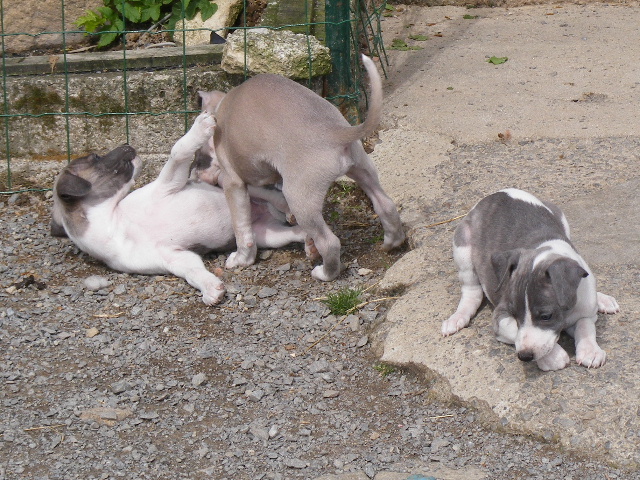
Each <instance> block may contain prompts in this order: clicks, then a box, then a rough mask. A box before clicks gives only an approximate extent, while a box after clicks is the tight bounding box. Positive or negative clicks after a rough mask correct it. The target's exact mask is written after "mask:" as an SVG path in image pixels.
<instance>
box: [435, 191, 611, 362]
mask: <svg viewBox="0 0 640 480" xmlns="http://www.w3.org/2000/svg"><path fill="white" fill-rule="evenodd" d="M569 236H570V235H569V224H568V223H567V219H566V218H565V216H564V214H563V213H562V211H560V209H559V208H558V207H556V206H555V205H553V204H551V203H549V202H543V201H541V200H538V199H537V198H536V197H534V196H533V195H531V194H530V193H527V192H524V191H522V190H517V189H513V188H509V189H505V190H501V191H499V192H497V193H494V194H493V195H489V196H488V197H485V198H484V199H482V200H480V202H478V204H476V206H475V207H474V208H473V209H472V210H471V211H470V212H469V214H468V215H467V216H466V217H465V219H464V220H463V221H462V222H461V223H460V225H459V226H458V227H457V228H456V231H455V234H454V240H453V258H454V260H455V262H456V264H457V266H458V269H459V277H460V281H461V283H462V298H461V299H460V303H459V305H458V309H457V310H456V312H455V313H454V314H453V315H452V316H451V317H450V318H449V319H448V320H445V321H444V322H443V323H442V334H443V335H445V336H448V335H452V334H454V333H456V332H457V331H458V330H460V329H461V328H464V327H466V326H467V325H468V324H469V321H470V320H471V317H472V316H473V315H475V313H476V311H477V310H478V308H479V307H480V304H481V303H482V299H483V297H484V296H485V295H486V297H487V299H488V300H489V301H490V302H491V304H492V305H493V306H494V311H493V329H494V331H495V334H496V336H497V338H498V340H499V341H501V342H505V343H509V344H515V347H516V352H517V354H518V358H519V359H520V360H522V361H525V362H528V361H531V360H535V361H536V362H537V364H538V367H539V368H540V369H541V370H559V369H562V368H565V367H566V366H567V365H569V363H570V360H569V355H568V354H567V352H566V351H565V350H564V349H563V348H562V347H561V346H560V345H558V343H557V342H558V338H559V336H560V333H561V332H562V331H563V330H564V331H566V332H567V333H568V334H569V335H571V336H572V337H574V339H575V344H576V361H577V363H578V364H580V365H583V366H585V367H587V368H590V367H593V368H597V367H600V366H602V365H604V363H605V361H606V358H607V356H606V353H605V352H604V350H602V349H601V348H600V347H599V346H598V344H597V342H596V327H595V323H596V320H597V313H598V312H601V313H608V314H613V313H617V312H619V311H620V307H619V306H618V303H617V302H616V300H615V298H613V297H610V296H608V295H604V294H602V293H599V292H596V279H595V278H594V276H593V274H592V273H591V271H590V270H589V267H588V265H587V263H586V262H585V261H584V260H583V259H582V257H581V256H580V255H578V253H577V252H576V250H575V249H574V247H573V244H572V243H571V241H570V240H569Z"/></svg>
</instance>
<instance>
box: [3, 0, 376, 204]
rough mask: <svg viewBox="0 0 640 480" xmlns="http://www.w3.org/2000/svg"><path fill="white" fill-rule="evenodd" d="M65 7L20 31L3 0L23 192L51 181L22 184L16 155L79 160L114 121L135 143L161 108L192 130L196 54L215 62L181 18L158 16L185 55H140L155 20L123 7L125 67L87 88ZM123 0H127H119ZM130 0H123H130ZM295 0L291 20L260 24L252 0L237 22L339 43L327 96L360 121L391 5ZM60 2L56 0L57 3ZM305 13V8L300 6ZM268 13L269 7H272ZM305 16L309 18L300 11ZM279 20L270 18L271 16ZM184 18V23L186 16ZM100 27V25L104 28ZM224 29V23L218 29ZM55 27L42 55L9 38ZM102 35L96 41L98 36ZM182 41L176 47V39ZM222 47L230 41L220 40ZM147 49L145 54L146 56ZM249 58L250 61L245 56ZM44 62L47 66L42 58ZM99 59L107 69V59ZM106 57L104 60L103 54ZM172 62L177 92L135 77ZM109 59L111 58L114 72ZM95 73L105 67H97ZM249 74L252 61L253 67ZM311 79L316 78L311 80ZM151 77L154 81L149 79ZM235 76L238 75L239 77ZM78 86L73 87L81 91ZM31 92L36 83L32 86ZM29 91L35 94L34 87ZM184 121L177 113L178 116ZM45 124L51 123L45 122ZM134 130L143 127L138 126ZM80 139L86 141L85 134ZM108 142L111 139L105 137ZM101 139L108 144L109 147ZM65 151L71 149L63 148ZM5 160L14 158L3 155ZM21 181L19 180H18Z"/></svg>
mask: <svg viewBox="0 0 640 480" xmlns="http://www.w3.org/2000/svg"><path fill="white" fill-rule="evenodd" d="M59 1H60V4H59V9H60V10H59V13H60V18H61V24H60V28H59V29H51V31H43V32H35V33H34V32H15V31H10V30H7V29H5V12H6V8H8V5H7V6H5V4H8V2H5V1H4V0H0V48H1V50H0V52H1V54H2V64H1V68H2V81H1V87H2V96H1V97H0V100H1V101H2V106H1V108H0V132H1V135H2V138H1V140H0V161H2V158H3V157H4V160H5V162H6V169H5V172H6V174H5V175H3V176H4V177H5V178H2V177H0V194H10V193H19V192H23V191H33V190H43V189H46V188H37V187H33V186H29V187H25V186H23V185H14V179H13V178H12V176H13V175H12V160H13V159H15V158H27V159H29V158H33V159H60V157H61V156H63V157H66V160H67V161H69V160H70V159H71V157H72V155H75V154H80V153H84V152H85V151H87V150H84V149H89V148H95V147H96V145H98V144H99V142H100V135H101V131H102V130H103V129H104V127H105V126H106V125H109V126H110V128H111V129H113V124H116V129H117V130H118V131H119V132H120V134H119V137H118V138H119V139H121V140H120V143H123V142H126V143H131V137H132V136H135V135H136V133H135V132H136V130H137V129H138V128H139V125H140V123H138V122H137V120H138V119H144V122H145V123H154V122H156V121H158V119H159V118H164V117H171V118H174V119H179V118H181V119H182V120H181V121H179V122H180V123H181V124H183V129H184V131H186V130H187V129H188V126H189V124H190V120H191V119H192V118H193V116H194V115H195V114H196V113H197V111H196V105H195V104H194V102H193V97H194V95H193V93H194V91H197V89H199V88H202V87H201V86H200V83H201V81H202V78H203V77H204V76H205V75H206V74H207V72H206V71H205V70H202V69H201V70H196V71H191V70H190V68H191V67H192V66H193V65H194V64H201V63H203V62H205V63H206V62H211V55H210V54H208V57H207V59H206V60H203V59H201V58H200V57H198V53H197V48H196V49H194V48H193V47H187V46H186V43H187V42H186V41H185V35H186V33H187V32H188V31H190V30H189V29H187V28H184V27H181V26H180V25H181V23H180V22H179V23H178V24H177V25H176V27H175V28H174V29H171V30H169V29H166V27H163V26H162V25H159V26H156V27H157V28H156V31H158V32H160V33H169V34H173V36H174V38H176V37H177V38H180V37H182V42H179V43H181V47H182V48H180V49H178V50H179V53H180V55H179V58H178V60H174V63H173V64H170V65H168V66H165V64H164V63H163V57H162V54H161V53H160V51H159V49H157V50H156V51H157V53H156V52H149V55H147V56H146V57H145V58H146V61H142V62H141V61H140V59H139V58H136V59H135V61H134V58H133V57H134V53H133V52H132V51H130V50H127V40H126V34H135V33H140V34H142V33H145V32H147V30H136V29H134V28H133V26H132V27H130V28H128V27H127V21H126V19H125V18H124V17H123V25H124V27H123V28H121V29H119V30H117V31H116V30H114V32H115V33H117V35H118V37H119V39H120V40H119V42H120V44H121V45H122V47H121V48H120V49H118V50H117V51H109V52H104V53H101V54H100V55H103V56H104V57H105V58H107V57H108V58H110V59H111V62H112V64H113V62H114V61H115V64H116V68H115V73H111V74H106V73H105V74H104V75H102V74H100V75H98V77H101V78H100V79H99V80H98V81H99V82H100V83H104V82H110V83H109V84H108V85H107V86H106V87H104V86H103V89H105V90H106V92H102V93H98V91H99V89H98V88H97V87H96V88H93V87H92V86H91V85H90V86H89V88H86V87H85V90H88V91H80V92H79V91H78V88H77V82H76V77H77V76H78V73H77V72H78V71H83V70H82V68H81V67H78V66H77V62H76V60H77V57H81V56H82V55H83V54H77V53H71V52H70V50H72V49H70V48H68V45H67V38H68V37H69V36H71V35H78V34H81V33H85V32H84V31H83V30H80V29H78V28H76V29H69V25H72V24H73V22H74V20H75V19H71V20H70V19H69V18H67V12H66V6H65V0H59ZM118 1H119V0H118ZM125 1H126V0H122V6H123V9H124V4H125ZM176 1H178V2H180V3H181V7H182V14H183V15H182V17H183V18H184V17H185V9H184V7H185V1H184V0H176ZM281 1H282V2H283V3H285V4H286V6H287V8H292V6H293V8H294V10H296V9H297V15H298V16H297V17H296V16H295V15H294V16H293V17H289V18H294V21H289V22H288V23H287V22H286V21H285V22H282V18H275V19H272V18H271V17H268V18H267V19H264V18H263V22H262V24H260V25H251V21H250V19H249V18H248V15H249V12H250V11H251V10H252V8H253V7H254V6H255V4H252V3H251V2H252V0H244V2H243V10H242V13H241V14H240V18H239V19H238V20H237V21H236V24H235V25H234V26H233V27H230V28H228V30H237V29H243V30H244V31H245V32H246V31H248V30H249V29H251V28H254V27H256V26H259V27H260V28H269V29H285V30H292V31H294V32H296V33H303V34H305V35H306V36H307V39H309V38H310V36H311V35H315V36H316V37H317V38H319V39H320V40H321V41H324V43H325V45H326V46H327V47H329V48H330V50H331V61H332V72H331V73H330V74H329V75H328V76H327V79H326V82H325V89H324V91H325V93H326V96H327V98H328V99H329V100H330V101H332V102H333V103H334V104H336V105H337V106H338V107H339V108H341V110H342V111H343V113H344V114H345V116H346V117H347V118H348V119H349V120H350V121H351V122H352V123H354V122H357V121H358V120H359V111H360V110H361V108H362V106H363V105H364V104H365V102H364V99H365V94H364V89H363V88H362V75H361V70H360V61H359V55H358V54H359V53H360V52H364V53H367V54H369V55H372V56H375V57H379V58H380V59H381V65H382V68H383V69H384V66H385V63H386V53H385V51H384V46H383V44H382V36H381V25H380V22H381V16H382V14H383V12H384V10H385V0H281ZM51 3H54V2H49V4H51ZM294 13H295V12H294ZM263 17H264V15H263ZM300 19H301V20H302V21H300ZM270 21H271V22H273V23H272V24H265V22H270ZM182 25H183V24H182ZM101 33H104V32H99V33H95V34H91V35H100V34H101ZM216 33H217V32H216ZM45 35H58V36H61V39H62V41H61V47H60V50H59V52H54V53H49V52H47V54H46V55H44V56H41V57H39V63H38V57H36V56H34V55H28V56H25V55H19V56H16V55H13V54H12V53H11V52H10V51H9V49H8V48H7V43H9V42H10V41H12V40H14V39H15V38H19V37H39V36H45ZM94 43H95V42H94ZM111 50H114V49H111ZM174 50H175V49H174ZM219 51H221V49H220V50H219ZM136 57H139V56H136ZM245 64H246V62H245ZM37 65H39V67H37ZM95 65H96V64H95V63H94V64H93V67H85V70H86V68H94V69H96V68H97V69H99V70H101V71H102V67H100V66H98V67H96V66H95ZM98 65H102V64H101V63H100V62H98ZM311 67H312V60H311V57H309V71H310V72H311ZM164 68H167V71H170V72H172V73H171V76H168V77H167V83H168V84H170V86H169V87H167V91H168V92H170V93H171V95H169V94H168V95H167V97H169V96H171V99H170V100H169V99H168V98H167V101H166V102H155V103H153V102H150V101H148V100H146V99H145V98H144V97H145V91H144V87H136V88H135V89H134V88H133V87H132V81H131V79H132V78H133V76H134V75H138V76H139V75H140V73H139V72H140V71H142V72H147V73H148V72H154V74H157V73H158V72H159V71H163V70H162V69H164ZM27 70H30V75H31V77H30V78H34V77H33V75H36V77H35V78H36V80H35V82H31V83H27V82H21V78H23V77H21V75H26V73H25V71H27ZM107 70H108V68H105V72H106V71H107ZM94 73H95V72H94ZM245 77H246V68H245ZM52 82H59V83H60V85H61V87H60V88H59V89H58V92H52V91H51V90H50V89H49V88H48V87H49V85H50V84H51V83H52ZM308 82H309V85H308V86H310V87H311V79H309V80H308ZM143 84H144V83H143ZM230 86H231V85H230ZM72 90H73V92H72ZM15 91H20V92H21V93H22V96H18V97H17V100H16V97H15V95H12V93H14V92H15ZM25 92H26V93H25ZM27 93H28V94H29V95H27ZM35 122H38V125H39V127H38V128H47V127H48V128H50V130H52V132H49V133H48V135H50V136H49V137H47V138H46V139H44V140H42V142H41V143H44V145H38V146H37V147H30V148H22V146H23V144H24V143H25V142H27V143H28V142H32V143H34V144H35V143H37V141H38V139H37V137H38V134H37V132H38V128H36V127H35ZM176 123H177V122H176ZM42 125H44V127H42ZM78 128H83V129H86V130H90V133H89V137H95V144H93V143H92V144H87V145H84V144H83V145H77V144H74V139H73V136H72V135H71V132H72V130H75V129H78ZM18 130H19V131H21V132H25V131H26V132H29V133H28V135H26V137H27V138H22V139H21V138H19V136H18V135H17V134H16V132H17V131H18ZM132 132H134V133H132ZM47 143H48V144H53V143H55V144H56V148H47ZM76 143H77V142H76ZM103 147H104V146H103ZM103 147H98V148H103ZM60 151H62V152H63V153H62V154H61V153H59V152H60ZM3 163H4V162H3ZM15 187H18V188H15Z"/></svg>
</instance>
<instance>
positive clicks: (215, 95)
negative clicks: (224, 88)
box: [198, 90, 225, 115]
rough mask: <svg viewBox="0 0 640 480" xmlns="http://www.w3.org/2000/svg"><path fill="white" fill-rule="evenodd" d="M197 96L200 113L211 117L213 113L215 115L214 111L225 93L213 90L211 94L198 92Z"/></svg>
mask: <svg viewBox="0 0 640 480" xmlns="http://www.w3.org/2000/svg"><path fill="white" fill-rule="evenodd" d="M198 96H199V97H200V100H199V102H198V103H199V105H200V107H201V109H202V111H203V112H207V113H209V114H211V115H213V114H214V113H216V109H217V108H218V105H219V104H220V102H221V101H222V99H223V98H224V96H225V93H224V92H220V91H218V90H214V91H212V92H204V91H202V90H200V91H198Z"/></svg>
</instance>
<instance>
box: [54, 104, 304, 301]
mask: <svg viewBox="0 0 640 480" xmlns="http://www.w3.org/2000/svg"><path fill="white" fill-rule="evenodd" d="M214 126H215V121H214V119H213V117H212V116H211V115H209V114H208V113H202V114H200V115H199V116H198V117H197V118H196V120H195V122H194V124H193V126H192V127H191V129H190V130H189V131H188V132H187V133H186V134H185V135H184V136H183V137H182V138H180V140H178V141H177V142H176V144H175V145H174V146H173V148H172V149H171V154H170V156H169V159H168V161H167V163H166V164H165V165H164V167H163V168H162V170H161V172H160V174H159V175H158V178H157V179H156V180H154V181H153V182H151V183H149V184H147V185H145V186H143V187H141V188H139V189H137V190H134V191H133V192H131V193H129V192H130V190H131V188H132V187H133V185H134V183H135V179H136V177H137V176H138V174H139V172H140V169H141V166H142V161H141V160H140V158H139V157H138V156H137V155H136V152H135V150H134V149H133V148H132V147H130V146H128V145H123V146H121V147H118V148H116V149H114V150H113V151H111V152H109V153H107V154H106V155H105V156H103V157H99V156H98V155H96V154H91V155H88V156H86V157H82V158H78V159H75V160H73V161H72V162H70V163H69V165H68V166H67V167H66V168H65V169H64V170H63V171H62V173H60V175H59V176H58V177H57V178H56V180H55V183H54V189H53V210H52V215H51V217H52V220H51V233H52V234H53V235H55V236H68V237H69V238H70V239H71V240H72V241H73V243H75V244H76V245H77V246H78V248H80V250H82V251H84V252H86V253H88V254H89V255H91V256H92V257H95V258H97V259H98V260H101V261H102V262H104V263H105V264H107V265H108V266H109V267H111V268H113V269H114V270H118V271H122V272H127V273H139V274H167V273H170V274H173V275H176V276H178V277H181V278H184V279H185V280H186V281H187V282H189V284H190V285H192V286H193V287H195V288H197V289H199V290H200V291H201V292H202V300H203V302H204V303H206V304H207V305H211V304H215V303H218V302H220V300H221V299H222V298H223V296H224V293H225V287H224V284H223V283H222V281H221V280H220V279H219V278H218V277H216V276H215V275H214V274H213V273H211V272H209V271H208V270H207V269H206V268H205V266H204V263H203V261H202V259H201V258H200V256H199V255H198V254H197V253H195V252H196V251H197V252H203V251H212V250H218V251H220V250H222V251H224V250H228V249H231V248H233V245H234V239H235V236H234V233H233V225H232V223H231V214H230V212H229V208H228V206H227V202H226V199H225V195H224V193H223V191H222V189H221V188H219V187H217V186H213V185H210V184H208V183H205V182H193V181H190V180H189V170H190V166H191V163H192V160H193V158H194V153H195V152H196V150H198V149H199V148H200V147H202V145H203V144H205V143H206V142H207V141H208V140H209V139H210V138H211V136H212V135H213V129H214ZM274 195H275V196H276V197H277V196H278V195H279V193H278V192H276V191H270V192H267V196H274ZM282 202H284V200H282ZM285 205H286V203H285ZM251 209H252V212H251V223H252V228H253V230H254V231H255V232H256V242H257V245H258V246H259V247H263V248H277V247H282V246H284V245H287V244H289V243H292V242H304V240H305V236H306V235H305V232H304V231H303V230H302V228H301V227H299V226H289V225H286V224H284V223H283V222H281V221H280V220H278V219H276V218H274V216H273V215H272V214H271V213H270V211H269V209H268V208H267V205H266V204H264V203H256V202H252V204H251Z"/></svg>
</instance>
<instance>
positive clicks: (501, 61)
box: [487, 57, 509, 65]
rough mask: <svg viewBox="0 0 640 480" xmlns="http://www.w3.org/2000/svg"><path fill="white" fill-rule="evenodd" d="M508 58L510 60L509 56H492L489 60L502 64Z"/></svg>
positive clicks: (495, 63)
mask: <svg viewBox="0 0 640 480" xmlns="http://www.w3.org/2000/svg"><path fill="white" fill-rule="evenodd" d="M507 60H509V57H491V58H490V59H489V60H487V62H489V63H493V64H494V65H502V64H503V63H504V62H506V61H507Z"/></svg>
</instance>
